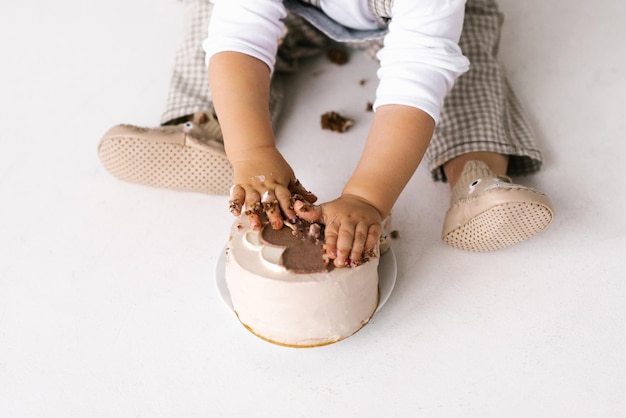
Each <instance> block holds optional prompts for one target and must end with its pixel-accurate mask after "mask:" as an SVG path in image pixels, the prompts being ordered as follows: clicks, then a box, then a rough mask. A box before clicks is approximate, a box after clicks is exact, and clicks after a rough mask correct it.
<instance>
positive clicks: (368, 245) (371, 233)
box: [365, 224, 383, 252]
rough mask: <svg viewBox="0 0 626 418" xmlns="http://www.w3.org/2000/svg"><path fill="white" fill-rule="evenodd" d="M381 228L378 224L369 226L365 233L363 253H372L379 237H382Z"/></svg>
mask: <svg viewBox="0 0 626 418" xmlns="http://www.w3.org/2000/svg"><path fill="white" fill-rule="evenodd" d="M382 231H383V228H382V226H381V225H380V224H374V225H370V227H369V230H368V232H367V238H366V239H365V251H366V252H370V251H374V249H375V248H376V245H377V244H378V242H379V241H380V237H381V235H382V233H383V232H382Z"/></svg>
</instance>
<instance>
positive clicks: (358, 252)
mask: <svg viewBox="0 0 626 418" xmlns="http://www.w3.org/2000/svg"><path fill="white" fill-rule="evenodd" d="M367 237H368V227H367V224H364V223H359V224H358V225H357V226H356V229H355V231H354V239H353V240H352V250H351V251H350V264H351V265H353V266H358V265H359V264H361V263H362V262H363V254H364V253H365V242H366V240H367Z"/></svg>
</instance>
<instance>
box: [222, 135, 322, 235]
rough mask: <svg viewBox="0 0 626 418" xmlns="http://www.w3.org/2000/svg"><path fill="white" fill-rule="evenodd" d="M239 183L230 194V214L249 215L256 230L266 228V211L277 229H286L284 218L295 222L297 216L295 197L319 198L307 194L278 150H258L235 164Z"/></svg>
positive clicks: (310, 199)
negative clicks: (293, 197)
mask: <svg viewBox="0 0 626 418" xmlns="http://www.w3.org/2000/svg"><path fill="white" fill-rule="evenodd" d="M232 164H233V169H234V172H235V184H234V185H233V187H232V188H231V191H230V201H229V206H230V211H231V213H232V214H233V215H235V216H239V215H241V211H242V209H243V206H244V205H245V209H246V210H245V214H246V215H247V216H248V219H249V220H250V225H251V227H252V229H254V230H259V229H261V227H262V226H263V221H262V213H263V212H265V214H266V215H267V218H268V220H269V222H270V223H271V225H272V227H273V228H274V229H280V228H282V227H283V223H284V219H285V218H286V219H288V220H290V221H295V219H296V213H295V211H294V209H293V206H292V196H293V195H295V194H299V195H301V196H303V197H304V199H305V200H306V201H308V202H311V203H313V202H315V201H316V200H317V197H316V196H315V195H314V194H313V193H311V192H309V191H307V190H306V189H305V188H304V187H303V186H302V184H300V182H299V181H298V180H297V179H296V176H295V174H294V172H293V170H292V168H291V167H290V166H289V164H288V163H287V161H285V159H284V158H283V156H282V155H281V154H280V152H279V151H278V150H277V149H276V148H275V147H265V148H256V149H255V150H254V151H251V152H250V153H249V155H247V156H246V158H245V159H240V160H238V161H232Z"/></svg>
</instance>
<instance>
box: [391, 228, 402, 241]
mask: <svg viewBox="0 0 626 418" xmlns="http://www.w3.org/2000/svg"><path fill="white" fill-rule="evenodd" d="M389 235H391V238H393V239H396V238H398V235H400V232H398V230H397V229H394V230H393V231H391V233H390V234H389Z"/></svg>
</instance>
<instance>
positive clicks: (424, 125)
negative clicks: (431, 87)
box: [295, 105, 435, 267]
mask: <svg viewBox="0 0 626 418" xmlns="http://www.w3.org/2000/svg"><path fill="white" fill-rule="evenodd" d="M434 127H435V122H434V120H433V119H432V117H430V116H429V115H428V114H427V113H426V112H424V111H422V110H419V109H417V108H415V107H410V106H404V105H385V106H381V107H379V108H378V109H377V111H376V115H375V116H374V122H373V123H372V127H371V129H370V132H369V135H368V138H367V142H366V144H365V149H364V151H363V154H362V155H361V158H360V160H359V163H358V165H357V167H356V169H355V171H354V173H353V174H352V176H351V177H350V179H349V180H348V183H347V184H346V186H345V187H344V189H343V192H342V194H341V196H340V197H339V198H338V199H336V200H334V201H332V202H328V203H324V204H322V205H320V206H316V207H311V206H309V205H306V204H303V203H298V204H297V205H296V206H295V207H296V212H297V213H298V215H299V216H301V217H302V218H304V219H307V220H309V221H322V222H324V223H325V224H326V232H325V234H326V241H325V245H326V251H327V254H328V255H329V257H330V258H333V259H334V260H335V265H337V266H339V267H342V266H345V265H346V264H348V263H349V262H353V263H354V262H358V261H360V260H361V258H362V256H363V254H364V253H367V252H369V251H371V250H372V249H373V248H374V246H375V245H376V243H377V241H378V239H379V238H380V234H381V226H380V222H381V220H382V219H383V218H384V217H386V216H387V215H388V214H389V212H390V211H391V208H392V207H393V205H394V203H395V201H396V200H397V198H398V196H399V195H400V192H402V190H403V189H404V187H405V186H406V184H407V183H408V181H409V180H410V178H411V176H412V175H413V173H414V172H415V170H416V169H417V167H418V165H419V163H420V161H421V160H422V157H423V156H424V153H425V152H426V148H427V147H428V144H429V142H430V139H431V136H432V133H433V130H434Z"/></svg>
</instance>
